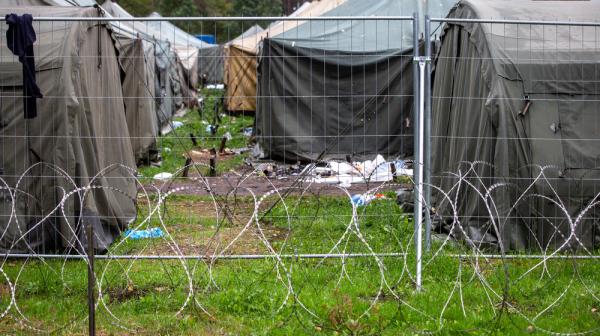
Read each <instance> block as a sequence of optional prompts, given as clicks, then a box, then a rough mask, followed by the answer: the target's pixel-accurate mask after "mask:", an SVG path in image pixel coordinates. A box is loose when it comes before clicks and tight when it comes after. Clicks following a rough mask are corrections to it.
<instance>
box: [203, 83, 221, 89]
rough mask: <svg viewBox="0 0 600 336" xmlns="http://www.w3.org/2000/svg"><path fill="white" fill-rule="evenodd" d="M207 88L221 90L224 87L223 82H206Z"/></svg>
mask: <svg viewBox="0 0 600 336" xmlns="http://www.w3.org/2000/svg"><path fill="white" fill-rule="evenodd" d="M206 88H207V89H212V90H223V89H224V88H225V85H224V84H208V85H207V86H206Z"/></svg>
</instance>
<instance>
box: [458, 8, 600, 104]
mask: <svg viewBox="0 0 600 336" xmlns="http://www.w3.org/2000/svg"><path fill="white" fill-rule="evenodd" d="M598 12H600V0H590V1H552V5H549V4H548V3H547V2H545V1H531V0H466V1H461V2H460V3H459V4H457V5H456V6H455V7H454V8H453V9H452V10H451V11H450V14H449V15H448V16H449V17H454V18H469V19H518V20H538V21H580V22H582V21H586V22H591V21H597V20H598V16H597V15H598V14H597V13H598ZM456 25H459V26H462V27H463V28H464V29H466V30H467V31H468V32H469V33H470V35H471V41H473V43H474V44H475V45H476V47H477V50H478V51H479V53H480V55H482V56H481V57H484V58H489V59H490V60H491V62H492V63H493V69H494V71H495V72H496V74H498V75H500V76H501V77H504V78H507V79H512V80H522V81H524V84H525V88H526V89H525V90H526V91H528V92H537V91H540V92H541V91H547V90H552V91H556V90H562V91H564V92H570V91H572V90H576V91H579V90H580V91H579V92H587V90H590V89H591V90H595V85H583V83H584V82H585V81H586V73H587V74H590V75H593V74H594V73H595V72H596V70H595V67H596V64H598V63H599V62H600V53H598V42H597V41H598V40H599V39H600V30H599V29H597V27H582V26H576V25H569V26H557V25H539V24H538V25H536V24H525V23H524V24H505V23H498V24H490V23H478V24H472V23H451V24H449V25H447V27H446V29H449V28H450V27H452V26H456ZM574 66H575V67H574ZM487 78H488V80H490V79H491V77H489V76H487Z"/></svg>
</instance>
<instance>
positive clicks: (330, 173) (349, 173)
mask: <svg viewBox="0 0 600 336" xmlns="http://www.w3.org/2000/svg"><path fill="white" fill-rule="evenodd" d="M406 166H407V165H406V162H404V161H402V160H397V161H393V162H388V161H386V160H385V159H384V158H383V156H381V155H377V156H376V157H375V159H374V160H366V161H363V162H352V163H349V162H347V161H329V162H327V166H325V167H316V166H314V165H313V166H312V167H311V171H310V173H311V175H313V176H314V178H313V179H312V181H313V182H315V183H328V184H339V185H340V186H341V187H344V188H346V187H349V186H350V185H351V184H353V183H366V182H387V181H391V180H393V179H394V177H395V176H401V175H405V176H412V174H413V170H412V169H408V168H406ZM307 167H310V165H309V166H307ZM305 170H306V168H305Z"/></svg>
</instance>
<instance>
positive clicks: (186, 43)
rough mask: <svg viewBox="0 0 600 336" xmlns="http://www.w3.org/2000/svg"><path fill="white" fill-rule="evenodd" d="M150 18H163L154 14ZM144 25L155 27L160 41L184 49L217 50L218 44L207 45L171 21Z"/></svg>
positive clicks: (152, 22) (151, 22)
mask: <svg viewBox="0 0 600 336" xmlns="http://www.w3.org/2000/svg"><path fill="white" fill-rule="evenodd" d="M148 17H157V18H160V17H162V16H161V15H160V14H158V13H156V12H154V13H152V14H150V15H148ZM144 24H146V25H148V26H150V27H153V29H154V30H155V31H157V32H158V34H159V35H158V36H156V38H158V39H160V40H169V41H172V42H173V44H175V45H179V46H183V47H196V48H198V49H204V48H215V47H217V45H216V44H210V43H206V42H204V41H201V40H199V39H198V38H196V37H195V36H193V35H191V34H188V33H187V32H185V31H184V30H182V29H181V28H179V27H177V26H176V25H174V24H172V23H171V22H169V21H150V22H144Z"/></svg>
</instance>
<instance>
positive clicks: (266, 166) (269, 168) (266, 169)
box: [257, 163, 275, 177]
mask: <svg viewBox="0 0 600 336" xmlns="http://www.w3.org/2000/svg"><path fill="white" fill-rule="evenodd" d="M257 170H258V171H259V172H261V173H263V174H264V175H265V176H267V177H268V176H271V175H273V172H274V170H275V169H274V167H273V164H271V163H261V164H259V165H258V168H257Z"/></svg>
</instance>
